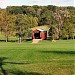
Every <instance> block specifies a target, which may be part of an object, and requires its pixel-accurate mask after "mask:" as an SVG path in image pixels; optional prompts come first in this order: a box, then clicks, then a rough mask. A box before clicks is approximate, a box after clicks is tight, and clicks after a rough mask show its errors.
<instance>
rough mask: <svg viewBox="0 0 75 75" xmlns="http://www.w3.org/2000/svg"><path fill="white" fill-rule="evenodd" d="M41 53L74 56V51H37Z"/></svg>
mask: <svg viewBox="0 0 75 75" xmlns="http://www.w3.org/2000/svg"><path fill="white" fill-rule="evenodd" d="M39 52H41V53H55V54H75V51H39Z"/></svg>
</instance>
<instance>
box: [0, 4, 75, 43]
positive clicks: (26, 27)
mask: <svg viewBox="0 0 75 75" xmlns="http://www.w3.org/2000/svg"><path fill="white" fill-rule="evenodd" d="M44 25H46V26H48V27H49V31H48V34H49V36H50V37H51V39H52V40H54V39H64V38H66V39H69V38H73V39H74V37H75V7H72V6H68V7H57V6H53V5H48V6H37V5H34V6H8V7H7V8H6V9H1V8H0V32H1V33H2V34H4V36H5V37H6V42H7V41H8V38H9V37H10V36H17V37H19V39H22V38H24V37H29V36H30V34H31V32H32V31H31V28H33V27H36V26H44ZM20 41H21V40H20Z"/></svg>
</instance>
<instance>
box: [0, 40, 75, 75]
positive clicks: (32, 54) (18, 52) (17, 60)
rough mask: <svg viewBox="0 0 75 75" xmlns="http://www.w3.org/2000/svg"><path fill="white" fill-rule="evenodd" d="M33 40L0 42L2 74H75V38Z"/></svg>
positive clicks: (0, 72)
mask: <svg viewBox="0 0 75 75" xmlns="http://www.w3.org/2000/svg"><path fill="white" fill-rule="evenodd" d="M31 42H32V41H27V42H23V43H22V44H18V43H17V42H8V43H5V42H0V67H1V68H0V75H3V73H4V72H5V73H6V75H74V71H75V67H74V66H75V61H74V58H75V56H74V55H75V48H74V42H75V40H57V41H56V42H52V41H50V40H45V41H41V42H40V43H38V44H32V43H31ZM2 68H3V70H4V71H3V73H2V71H1V70H2Z"/></svg>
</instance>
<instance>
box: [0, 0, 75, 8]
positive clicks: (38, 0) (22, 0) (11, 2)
mask: <svg viewBox="0 0 75 75" xmlns="http://www.w3.org/2000/svg"><path fill="white" fill-rule="evenodd" d="M22 5H40V6H41V5H56V6H74V7H75V0H0V8H6V7H7V6H22Z"/></svg>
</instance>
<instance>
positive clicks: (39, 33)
mask: <svg viewBox="0 0 75 75" xmlns="http://www.w3.org/2000/svg"><path fill="white" fill-rule="evenodd" d="M32 39H42V40H46V39H47V31H46V30H43V29H36V30H34V31H33V32H32Z"/></svg>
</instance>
